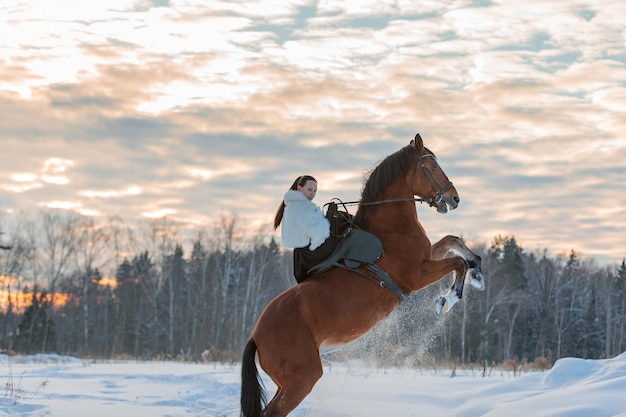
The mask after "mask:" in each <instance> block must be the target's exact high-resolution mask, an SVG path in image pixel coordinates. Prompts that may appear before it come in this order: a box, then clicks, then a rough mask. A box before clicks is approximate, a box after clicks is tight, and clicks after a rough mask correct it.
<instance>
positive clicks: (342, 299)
mask: <svg viewBox="0 0 626 417" xmlns="http://www.w3.org/2000/svg"><path fill="white" fill-rule="evenodd" d="M415 196H418V197H419V198H415ZM416 201H421V202H427V203H429V204H430V205H431V206H432V207H435V208H436V209H437V211H438V212H440V213H446V212H448V210H449V209H450V210H454V209H456V208H457V207H458V205H459V201H460V198H459V195H458V193H457V190H456V188H455V187H454V185H453V184H452V182H451V181H449V180H448V177H447V176H446V174H445V173H444V171H443V170H442V169H441V167H440V166H439V164H438V162H437V158H436V156H435V154H434V153H433V152H431V151H430V150H429V149H428V148H426V147H425V146H424V144H423V141H422V138H421V136H420V135H419V133H418V134H417V135H416V136H415V139H414V140H411V142H410V143H409V145H407V146H405V147H403V148H402V149H400V150H399V151H397V152H395V153H393V154H391V155H389V156H387V157H386V158H385V159H384V160H383V161H382V162H380V164H379V165H378V166H377V167H375V168H374V169H373V170H372V171H371V173H370V175H369V177H368V178H367V180H366V181H365V184H364V186H363V189H362V192H361V200H360V201H359V205H358V209H357V212H356V214H355V216H354V219H353V221H354V226H355V227H357V228H360V229H362V230H365V231H368V232H370V233H372V234H374V235H375V236H376V237H378V238H379V239H380V240H381V242H382V244H383V249H384V254H383V256H381V257H380V258H379V259H378V260H376V261H375V263H374V264H375V265H376V266H377V268H378V269H380V270H382V271H383V274H382V275H387V276H389V277H391V278H392V279H393V281H394V283H395V288H398V289H399V290H400V291H401V293H400V294H398V292H397V291H391V290H390V289H389V285H384V284H385V283H386V281H384V280H382V279H376V278H375V277H372V278H373V279H365V278H364V277H363V275H366V276H368V277H371V272H372V271H373V269H368V268H366V267H365V266H361V267H359V268H358V269H355V270H349V269H345V268H333V269H331V270H329V271H328V272H325V273H323V274H321V275H315V276H312V277H310V278H308V279H306V280H305V281H303V282H302V283H300V284H298V285H296V286H294V287H291V288H289V289H287V290H286V291H284V292H283V293H281V294H279V295H278V296H277V297H276V298H274V299H273V300H271V301H270V302H269V303H268V304H267V306H266V307H265V309H264V310H263V311H262V313H261V314H260V316H259V317H258V320H257V322H256V325H255V327H254V329H253V331H252V334H251V337H250V339H249V341H248V342H247V344H246V347H245V349H244V352H243V358H242V370H241V376H242V386H241V414H240V415H241V417H285V416H287V415H288V414H289V413H290V412H291V411H292V410H294V409H295V408H296V407H297V406H298V405H299V404H300V403H301V402H302V400H303V399H304V398H305V397H306V396H307V395H308V394H309V393H310V392H311V390H312V389H313V386H314V385H315V384H316V383H317V381H318V380H319V379H320V378H321V377H322V373H323V369H322V361H321V356H320V352H321V351H324V350H326V349H329V350H330V349H336V348H339V347H341V346H343V345H346V344H348V343H350V342H352V341H354V340H356V339H357V338H359V337H360V336H362V335H364V334H366V333H367V332H369V331H370V330H371V329H372V328H374V327H375V326H376V324H378V323H379V322H380V321H382V320H383V319H385V318H386V317H387V316H389V315H390V314H391V313H392V312H393V311H394V310H395V309H396V308H397V307H398V306H399V304H400V302H401V301H402V299H403V298H404V296H405V295H408V294H411V293H413V292H415V291H418V290H420V289H422V288H425V287H427V286H429V285H431V284H433V283H435V282H437V281H439V280H441V279H442V278H444V277H445V276H446V275H448V274H449V273H451V272H453V283H452V286H451V288H450V290H449V291H448V292H447V294H446V295H444V296H442V297H441V298H440V299H439V300H437V302H436V306H435V311H436V313H437V314H440V313H441V312H447V311H449V309H450V308H452V306H453V305H454V304H455V303H456V302H458V301H459V300H460V299H461V297H462V294H463V288H464V281H465V279H466V278H467V279H468V280H469V282H470V284H471V285H472V286H474V287H476V288H477V289H483V288H484V277H483V274H482V271H481V259H480V257H479V256H478V255H476V254H475V253H474V252H472V251H471V250H470V249H469V248H467V246H466V245H465V244H464V243H463V241H462V240H461V239H460V238H458V237H456V236H451V235H448V236H445V237H444V238H442V239H441V240H439V241H438V242H436V243H435V244H433V245H431V243H430V240H429V239H428V237H427V236H426V232H425V231H424V228H423V227H422V225H421V224H420V222H419V220H418V218H417V210H416V208H415V202H416ZM392 287H393V286H392ZM257 358H258V362H259V364H260V366H261V368H262V369H263V370H264V371H265V373H266V374H267V375H269V377H270V378H271V379H272V380H273V381H274V383H275V384H276V386H277V391H276V394H275V395H274V397H273V398H272V399H271V401H269V403H267V405H266V406H265V408H263V405H264V404H265V403H266V398H265V392H264V390H263V387H262V383H261V379H260V375H259V371H258V368H257V366H256V359H257Z"/></svg>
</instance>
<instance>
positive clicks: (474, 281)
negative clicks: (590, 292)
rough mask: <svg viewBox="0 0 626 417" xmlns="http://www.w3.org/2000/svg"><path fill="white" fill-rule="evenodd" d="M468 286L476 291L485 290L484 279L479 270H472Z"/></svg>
mask: <svg viewBox="0 0 626 417" xmlns="http://www.w3.org/2000/svg"><path fill="white" fill-rule="evenodd" d="M470 285H471V286H472V287H474V288H476V289H477V290H478V291H483V290H484V289H485V277H484V276H483V273H482V272H481V271H480V270H478V271H475V270H472V271H471V272H470Z"/></svg>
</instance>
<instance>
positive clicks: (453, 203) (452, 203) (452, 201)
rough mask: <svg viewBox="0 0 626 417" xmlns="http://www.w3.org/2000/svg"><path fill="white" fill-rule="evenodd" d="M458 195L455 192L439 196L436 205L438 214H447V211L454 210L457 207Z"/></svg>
mask: <svg viewBox="0 0 626 417" xmlns="http://www.w3.org/2000/svg"><path fill="white" fill-rule="evenodd" d="M459 201H461V199H460V198H459V195H458V194H457V193H456V192H453V193H446V194H445V195H443V196H441V201H439V203H437V204H436V206H437V212H438V213H447V212H448V209H450V210H454V209H455V208H457V207H458V206H459Z"/></svg>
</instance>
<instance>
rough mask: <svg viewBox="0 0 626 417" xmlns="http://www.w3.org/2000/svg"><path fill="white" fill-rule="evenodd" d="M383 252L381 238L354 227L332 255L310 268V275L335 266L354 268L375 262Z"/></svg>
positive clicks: (342, 238) (341, 240) (340, 241)
mask: <svg viewBox="0 0 626 417" xmlns="http://www.w3.org/2000/svg"><path fill="white" fill-rule="evenodd" d="M382 254H383V244H382V242H381V241H380V239H378V238H377V237H376V236H374V235H373V234H371V233H369V232H366V231H364V230H360V229H352V230H350V231H349V232H348V233H347V234H345V235H344V236H343V237H341V239H339V242H338V243H337V246H336V247H335V249H334V250H333V252H332V253H331V254H330V256H328V257H327V258H325V259H324V260H322V261H321V262H319V263H318V264H316V265H315V266H313V268H311V269H309V271H308V275H318V274H322V273H324V272H326V271H328V270H330V269H331V268H333V267H335V266H339V267H347V268H351V269H354V268H357V267H359V266H360V265H362V264H369V263H372V262H374V261H375V260H377V259H378V258H380V257H381V256H382Z"/></svg>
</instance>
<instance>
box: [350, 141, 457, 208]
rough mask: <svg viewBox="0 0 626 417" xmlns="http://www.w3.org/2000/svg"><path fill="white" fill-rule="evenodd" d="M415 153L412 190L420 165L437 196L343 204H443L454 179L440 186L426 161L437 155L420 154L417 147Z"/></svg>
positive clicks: (434, 205) (435, 205)
mask: <svg viewBox="0 0 626 417" xmlns="http://www.w3.org/2000/svg"><path fill="white" fill-rule="evenodd" d="M415 153H416V156H417V164H416V166H415V176H414V177H413V182H411V192H412V193H414V191H413V187H414V186H415V184H416V183H417V177H418V175H419V171H420V167H421V168H422V170H423V171H424V173H425V175H426V178H427V179H428V182H429V183H430V186H431V187H432V189H433V190H435V191H436V193H437V194H436V195H435V198H426V199H424V198H421V197H411V198H390V199H387V200H377V201H370V202H368V203H363V202H361V201H348V202H341V204H343V205H345V206H353V205H357V204H358V205H360V206H375V205H379V204H387V203H400V202H405V201H414V202H418V203H428V205H429V206H430V207H439V206H440V205H441V203H442V202H443V194H444V193H445V192H446V191H448V190H449V189H450V188H452V186H453V184H452V181H448V183H447V184H446V185H445V186H443V187H439V185H438V184H437V181H435V177H434V176H433V174H432V173H431V172H430V171H429V170H428V169H426V163H425V162H424V159H425V158H433V159H434V160H435V161H436V160H437V157H435V155H434V154H432V153H431V152H428V153H425V154H424V155H420V154H419V153H418V152H417V148H416V149H415ZM444 204H445V203H444Z"/></svg>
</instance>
